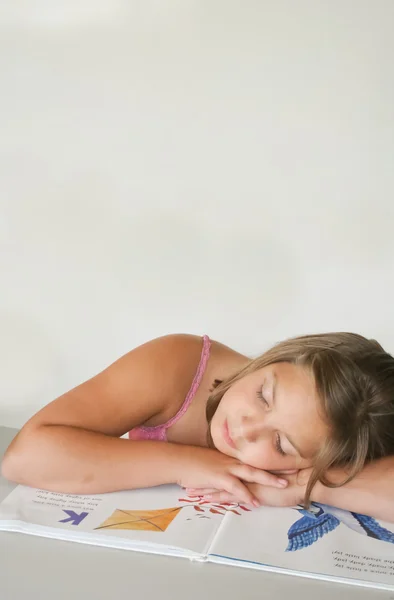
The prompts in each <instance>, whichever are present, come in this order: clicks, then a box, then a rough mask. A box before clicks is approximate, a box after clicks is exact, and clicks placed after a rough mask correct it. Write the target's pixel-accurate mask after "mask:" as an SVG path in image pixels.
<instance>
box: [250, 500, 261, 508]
mask: <svg viewBox="0 0 394 600" xmlns="http://www.w3.org/2000/svg"><path fill="white" fill-rule="evenodd" d="M252 504H253V506H255V507H256V508H258V507H259V506H260V502H259V501H258V500H252Z"/></svg>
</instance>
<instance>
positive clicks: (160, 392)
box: [25, 333, 245, 436]
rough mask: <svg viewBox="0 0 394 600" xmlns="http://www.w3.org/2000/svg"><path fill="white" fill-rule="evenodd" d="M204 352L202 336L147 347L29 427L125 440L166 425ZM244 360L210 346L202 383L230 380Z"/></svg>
mask: <svg viewBox="0 0 394 600" xmlns="http://www.w3.org/2000/svg"><path fill="white" fill-rule="evenodd" d="M202 349H203V337H202V336H197V335H192V334H184V333H182V334H170V335H166V336H162V337H158V338H155V339H152V340H150V341H148V342H145V343H143V344H141V345H139V346H137V347H136V348H134V349H133V350H131V351H130V352H128V353H127V354H125V355H123V356H121V357H120V358H118V359H117V360H116V361H115V362H114V363H112V364H111V365H109V366H108V367H107V368H105V369H104V370H103V371H101V372H100V373H98V374H97V375H95V376H93V377H92V378H91V379H88V380H87V381H85V382H83V383H81V384H80V385H78V386H77V387H75V388H73V389H71V390H69V391H68V392H66V393H65V394H63V395H62V396H60V397H59V398H57V399H55V400H54V401H52V402H51V403H49V404H48V405H46V406H45V407H43V408H42V409H41V410H40V411H39V412H38V413H36V414H35V415H34V416H33V417H32V418H31V419H30V420H29V421H28V423H27V424H26V425H25V427H32V428H34V427H37V426H40V425H46V424H47V425H49V424H53V425H56V424H58V425H68V426H74V427H82V428H84V429H88V430H90V431H97V432H101V433H104V434H107V435H113V436H120V435H123V434H124V433H126V432H127V431H130V430H131V429H133V427H136V426H138V425H141V424H143V423H147V422H152V419H153V421H154V422H153V423H152V424H156V422H158V423H161V422H165V421H166V420H167V418H168V416H172V415H173V414H175V413H176V412H177V410H178V409H179V407H180V406H181V405H182V402H183V401H184V398H185V397H186V395H187V393H188V391H189V389H190V386H191V385H192V382H193V379H194V377H195V373H196V369H197V367H198V365H199V363H200V360H201V352H202ZM240 358H241V360H242V355H240V354H239V353H237V352H235V351H234V350H232V349H231V348H229V347H228V346H225V345H223V344H221V343H220V342H216V341H211V344H210V354H209V357H208V359H207V361H205V362H206V368H205V372H204V374H203V378H202V381H201V383H202V384H204V387H205V386H208V383H209V382H213V380H214V379H219V378H224V377H226V376H229V375H230V374H231V371H234V369H235V368H237V367H236V365H237V364H239V361H240ZM244 360H245V357H244Z"/></svg>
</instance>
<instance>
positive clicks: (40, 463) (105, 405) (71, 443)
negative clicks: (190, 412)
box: [2, 335, 201, 493]
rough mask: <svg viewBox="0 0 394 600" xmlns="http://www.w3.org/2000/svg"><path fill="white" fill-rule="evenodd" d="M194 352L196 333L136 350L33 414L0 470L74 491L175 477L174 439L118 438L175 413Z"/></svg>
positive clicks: (27, 482)
mask: <svg viewBox="0 0 394 600" xmlns="http://www.w3.org/2000/svg"><path fill="white" fill-rule="evenodd" d="M200 354H201V338H198V337H197V336H189V335H169V336H165V337H162V338H157V339H155V340H151V341H149V342H147V343H146V344H143V345H142V346H139V347H137V348H135V349H134V350H132V351H131V352H129V353H128V354H126V355H125V356H123V357H121V358H120V359H118V360H117V361H116V362H114V363H113V364H112V365H110V366H109V367H108V368H106V369H105V370H104V371H102V372H101V373H99V374H98V375H96V376H95V377H93V378H91V379H89V380H88V381H86V382H84V383H82V384H81V385H79V386H77V387H76V388H74V389H72V390H70V391H69V392H67V393H65V394H63V395H62V396H60V397H59V398H57V399H56V400H54V401H53V402H51V403H50V404H48V405H47V406H45V407H44V408H43V409H42V410H40V411H39V412H38V413H37V414H36V415H34V416H33V417H32V418H31V419H30V420H29V421H28V422H27V423H26V425H25V426H24V427H23V428H22V429H21V431H20V432H19V434H18V435H17V436H16V438H15V439H14V440H13V442H12V443H11V445H10V446H9V448H8V450H7V452H6V454H5V457H4V460H3V463H2V473H3V475H4V476H5V477H6V478H7V479H10V480H13V481H16V482H18V483H23V484H25V485H29V486H34V487H43V488H46V489H51V490H53V491H55V490H59V491H64V492H66V491H69V492H74V493H95V492H105V491H110V490H120V489H126V488H131V487H142V486H148V485H158V484H160V483H167V482H169V481H174V476H173V473H172V469H171V467H172V465H173V464H174V465H175V461H174V458H175V454H177V455H179V453H178V448H176V447H174V445H173V444H162V443H161V442H149V443H148V442H131V441H130V440H126V439H119V438H120V436H122V435H124V434H125V433H126V432H127V431H129V430H130V429H132V428H133V427H135V426H137V425H141V424H142V423H144V422H146V421H148V420H149V419H151V418H152V417H154V416H156V418H158V419H160V418H161V415H164V416H163V422H165V421H166V416H167V415H168V414H170V416H172V414H174V413H175V412H176V411H177V409H178V408H179V405H180V404H181V402H182V398H183V397H185V395H186V393H187V389H188V386H189V385H190V382H191V381H192V379H193V376H194V372H195V369H196V365H197V364H198V361H199V357H200ZM177 394H178V396H179V397H177ZM171 412H172V414H171ZM159 422H160V420H159ZM142 444H143V445H142Z"/></svg>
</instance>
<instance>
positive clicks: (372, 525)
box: [286, 502, 394, 552]
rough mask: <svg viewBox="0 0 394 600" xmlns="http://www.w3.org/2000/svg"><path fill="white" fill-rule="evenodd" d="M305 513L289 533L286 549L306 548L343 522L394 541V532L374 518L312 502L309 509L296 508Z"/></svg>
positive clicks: (350, 526)
mask: <svg viewBox="0 0 394 600" xmlns="http://www.w3.org/2000/svg"><path fill="white" fill-rule="evenodd" d="M296 510H298V512H299V513H301V514H302V515H303V516H302V517H301V519H298V521H296V522H295V523H293V525H291V527H290V529H289V531H288V532H287V537H288V541H289V543H288V546H287V548H286V552H294V551H295V550H301V549H302V548H307V547H308V546H311V545H312V544H314V543H315V542H317V541H318V540H319V539H320V538H321V537H323V536H324V535H326V534H327V533H329V532H330V531H333V530H334V529H336V528H337V527H338V526H339V525H340V524H341V523H342V524H343V525H346V527H349V529H352V530H353V531H357V533H360V534H362V535H367V536H368V537H372V538H375V539H377V540H381V541H383V542H389V543H391V544H394V533H393V532H392V531H389V530H388V529H386V528H385V527H382V525H380V524H379V523H378V521H376V519H374V518H373V517H368V516H367V515H361V514H358V513H355V512H350V511H347V510H342V509H340V508H335V507H333V506H327V505H326V504H318V503H316V502H312V504H311V507H310V509H308V510H305V509H303V508H297V509H296Z"/></svg>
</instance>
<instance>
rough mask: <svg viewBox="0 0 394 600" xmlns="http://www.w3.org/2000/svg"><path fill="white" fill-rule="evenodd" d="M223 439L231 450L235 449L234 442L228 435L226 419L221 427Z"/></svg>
mask: <svg viewBox="0 0 394 600" xmlns="http://www.w3.org/2000/svg"><path fill="white" fill-rule="evenodd" d="M223 437H224V440H225V442H226V444H227V445H228V446H230V447H231V448H235V447H236V446H235V444H234V440H233V438H232V437H231V435H230V430H229V428H228V423H227V419H226V420H225V422H224V425H223Z"/></svg>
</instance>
